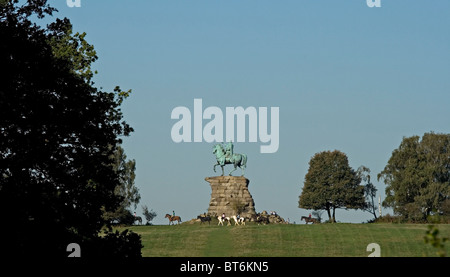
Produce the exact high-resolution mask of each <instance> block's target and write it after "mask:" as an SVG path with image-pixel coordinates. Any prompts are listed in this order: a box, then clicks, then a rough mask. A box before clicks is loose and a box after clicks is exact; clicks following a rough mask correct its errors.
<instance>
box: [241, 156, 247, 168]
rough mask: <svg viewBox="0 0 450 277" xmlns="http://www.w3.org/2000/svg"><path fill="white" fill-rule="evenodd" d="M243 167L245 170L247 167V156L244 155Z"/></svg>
mask: <svg viewBox="0 0 450 277" xmlns="http://www.w3.org/2000/svg"><path fill="white" fill-rule="evenodd" d="M242 166H243V167H244V168H246V167H247V155H246V154H242Z"/></svg>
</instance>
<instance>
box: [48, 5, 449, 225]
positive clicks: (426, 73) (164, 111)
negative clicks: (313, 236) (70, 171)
mask: <svg viewBox="0 0 450 277" xmlns="http://www.w3.org/2000/svg"><path fill="white" fill-rule="evenodd" d="M80 2H81V7H73V8H70V7H68V5H67V4H66V1H65V0H58V1H57V0H50V1H49V3H50V4H51V5H53V6H54V7H56V8H57V9H58V10H59V12H58V13H56V14H55V15H54V16H55V17H68V18H69V19H70V20H71V22H72V24H73V27H74V30H75V31H78V32H86V33H87V36H86V39H87V41H88V42H89V43H91V44H92V45H94V47H95V50H96V51H97V54H98V56H99V59H98V61H96V62H95V64H94V65H93V68H94V69H96V70H98V74H97V75H96V76H95V79H94V81H95V85H96V86H98V87H102V88H103V89H104V90H107V91H112V90H113V88H114V87H115V86H116V85H119V86H120V87H121V88H122V89H124V90H128V89H132V94H131V96H130V97H129V98H128V99H126V100H125V102H124V104H123V106H122V111H123V113H124V119H125V121H126V122H128V123H129V124H130V125H131V126H132V127H133V128H134V130H135V132H134V133H132V134H131V136H129V137H125V138H123V147H124V149H125V151H126V154H127V156H128V159H134V160H136V166H137V168H136V180H135V183H136V186H137V187H138V189H139V191H140V194H141V201H140V203H139V205H138V207H137V208H136V209H135V210H134V209H133V210H132V211H133V212H134V211H136V213H137V214H138V215H142V206H143V205H146V206H148V207H149V209H152V210H153V211H155V212H156V213H157V217H156V218H155V219H154V220H153V222H152V223H154V224H168V221H167V219H166V218H164V215H165V214H166V213H169V214H171V213H172V211H175V212H176V214H177V215H179V216H181V218H182V219H183V221H187V220H190V219H192V218H196V217H197V215H199V214H201V213H203V212H206V211H207V209H208V206H209V201H210V195H211V188H210V186H209V184H208V183H207V182H206V181H205V177H209V176H217V175H218V174H217V173H215V172H214V171H213V165H214V164H215V163H216V159H215V156H214V155H213V153H212V147H213V145H214V143H208V142H205V141H202V142H180V143H176V142H174V140H173V139H172V136H171V130H172V127H173V125H174V124H175V123H176V122H178V120H176V119H172V118H171V113H172V111H173V110H174V109H175V108H176V107H181V106H184V107H187V108H188V109H189V110H190V112H191V114H192V116H193V115H194V99H202V105H203V110H205V109H206V108H208V107H218V108H219V109H220V110H221V111H222V112H223V114H224V119H225V112H226V108H227V107H243V108H247V107H255V108H256V109H257V110H258V108H259V107H267V108H268V110H270V108H271V107H278V108H279V125H278V126H279V148H278V151H276V152H275V153H261V151H260V146H261V145H264V144H265V143H263V142H261V140H260V139H258V141H257V142H249V141H248V136H247V139H246V142H235V143H234V152H235V153H245V154H247V156H248V162H247V169H246V172H245V177H246V178H248V179H249V180H250V184H249V191H250V193H251V194H252V196H253V199H254V201H255V208H256V211H257V212H262V211H263V210H266V211H268V212H269V211H276V212H277V213H278V214H279V215H281V216H282V217H283V218H284V219H289V220H290V222H296V223H298V224H299V223H300V218H301V216H303V215H308V214H309V213H310V212H311V210H304V209H300V208H298V197H299V195H300V194H301V192H302V188H303V182H304V178H305V174H306V173H307V171H308V167H309V165H308V162H309V161H310V159H311V157H312V156H313V155H314V154H315V153H318V152H321V151H327V150H335V149H336V150H340V151H342V152H344V153H345V154H346V155H347V157H348V159H349V164H350V166H351V167H352V168H353V169H355V170H356V169H357V168H358V167H359V166H361V165H364V166H366V167H369V168H370V170H371V175H372V181H373V182H374V184H375V186H376V187H377V189H378V192H377V198H378V196H381V199H383V198H384V196H385V184H384V183H383V182H382V180H380V181H377V179H376V175H377V174H378V173H380V172H381V171H382V170H383V169H384V167H385V166H386V164H387V162H388V160H389V158H390V156H391V153H392V151H393V150H394V149H396V148H397V147H398V146H399V145H400V142H401V141H402V138H403V137H405V136H406V137H408V136H413V135H419V136H422V135H423V134H424V133H426V132H430V131H433V132H435V133H449V131H450V124H449V123H450V108H449V103H450V90H449V89H450V78H449V76H450V51H449V49H450V30H449V29H450V17H449V16H448V11H449V10H450V1H425V0H395V1H393V0H381V7H374V8H369V7H368V5H367V3H366V0H320V1H310V0H280V1H274V0H244V1H243V0H227V1H214V0H193V1H185V0H170V1H164V0H145V1H144V0H134V1H118V0H110V1H101V0H98V1H88V0H80ZM269 117H270V115H269ZM208 122H209V120H203V126H205V125H206V124H207V123H208ZM224 126H225V122H224ZM193 128H194V127H193V126H192V132H193ZM269 130H270V128H269ZM223 131H224V132H225V128H224V130H223ZM231 169H232V167H231V166H230V165H227V166H226V167H225V172H226V174H227V173H228V172H229V171H230V170H231ZM218 172H219V171H218ZM234 175H240V170H239V169H238V170H237V171H236V172H235V173H234ZM386 213H391V214H392V211H391V210H390V209H384V208H383V214H386ZM322 216H323V217H324V218H325V219H327V216H326V213H324V214H323V215H322ZM372 218H373V216H372V215H371V214H370V213H368V212H362V211H353V210H343V209H339V210H337V211H336V219H337V220H338V221H340V222H349V223H360V222H366V221H367V220H370V219H372ZM303 224H304V223H303Z"/></svg>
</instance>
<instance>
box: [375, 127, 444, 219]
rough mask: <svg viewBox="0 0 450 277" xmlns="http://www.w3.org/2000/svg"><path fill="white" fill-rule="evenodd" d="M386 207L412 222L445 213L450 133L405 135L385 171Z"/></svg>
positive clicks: (381, 174)
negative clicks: (421, 135)
mask: <svg viewBox="0 0 450 277" xmlns="http://www.w3.org/2000/svg"><path fill="white" fill-rule="evenodd" d="M378 179H383V181H384V183H385V184H386V185H387V186H386V198H385V200H384V201H383V206H384V207H392V208H393V209H394V212H395V213H396V214H399V215H401V216H403V217H405V218H406V219H409V220H412V221H424V220H426V217H427V216H428V215H430V214H431V213H432V212H442V211H444V209H443V204H444V203H446V202H445V201H446V200H448V199H450V135H448V134H434V133H426V134H424V135H423V137H422V139H420V137H419V136H412V137H405V138H403V140H402V142H401V144H400V146H399V147H398V148H397V149H395V150H394V151H393V152H392V156H391V158H390V159H389V161H388V164H387V165H386V167H385V168H384V170H383V171H382V172H381V173H379V174H378Z"/></svg>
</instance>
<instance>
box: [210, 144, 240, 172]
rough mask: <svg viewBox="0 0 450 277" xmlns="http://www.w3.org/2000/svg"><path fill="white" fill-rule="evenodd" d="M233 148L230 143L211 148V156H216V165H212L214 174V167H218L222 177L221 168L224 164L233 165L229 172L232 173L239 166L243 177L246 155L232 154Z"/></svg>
mask: <svg viewBox="0 0 450 277" xmlns="http://www.w3.org/2000/svg"><path fill="white" fill-rule="evenodd" d="M233 148H234V146H233V143H232V142H231V141H230V142H228V143H227V144H225V146H223V145H222V144H216V145H214V146H213V154H215V155H216V160H217V163H216V164H215V165H214V172H216V166H218V165H220V166H221V167H222V175H221V176H223V175H224V170H223V167H224V166H225V165H226V164H232V165H234V169H233V170H232V171H231V172H230V174H229V175H230V176H231V173H233V172H234V171H235V170H236V169H237V167H238V166H239V167H240V168H241V170H242V175H241V176H244V170H245V167H246V166H247V155H245V154H234V152H233V151H234V149H233Z"/></svg>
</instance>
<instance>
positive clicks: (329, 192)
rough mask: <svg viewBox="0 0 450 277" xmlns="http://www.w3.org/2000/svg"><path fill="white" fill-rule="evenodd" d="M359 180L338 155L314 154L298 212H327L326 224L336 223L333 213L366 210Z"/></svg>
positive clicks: (345, 159) (339, 153)
mask: <svg viewBox="0 0 450 277" xmlns="http://www.w3.org/2000/svg"><path fill="white" fill-rule="evenodd" d="M360 183H361V178H360V177H359V176H358V174H356V172H355V171H354V170H353V169H352V168H351V167H350V166H349V164H348V159H347V156H346V155H345V154H344V153H342V152H340V151H337V150H335V151H333V152H331V151H324V152H320V153H316V154H315V155H314V156H313V157H312V158H311V160H310V161H309V169H308V173H307V174H306V176H305V182H304V186H303V191H302V193H301V195H300V197H299V208H305V209H313V210H326V211H327V213H328V217H329V220H330V221H331V222H336V218H335V210H336V209H339V208H345V209H362V208H364V207H365V198H364V187H363V186H361V185H360Z"/></svg>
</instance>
